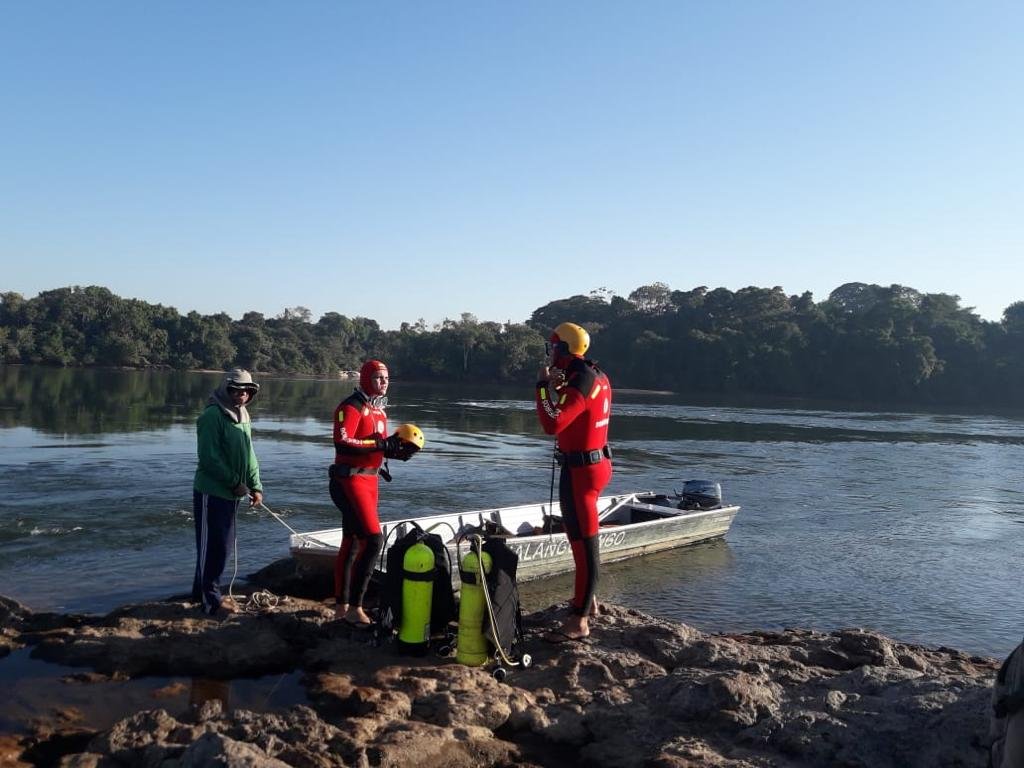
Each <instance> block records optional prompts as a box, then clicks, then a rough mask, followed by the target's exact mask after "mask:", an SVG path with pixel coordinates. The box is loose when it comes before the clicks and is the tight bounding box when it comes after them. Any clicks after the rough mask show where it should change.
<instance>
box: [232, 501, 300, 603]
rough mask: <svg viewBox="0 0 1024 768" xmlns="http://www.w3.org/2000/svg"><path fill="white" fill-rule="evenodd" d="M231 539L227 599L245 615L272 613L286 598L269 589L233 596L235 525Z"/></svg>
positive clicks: (235, 555) (236, 550)
mask: <svg viewBox="0 0 1024 768" xmlns="http://www.w3.org/2000/svg"><path fill="white" fill-rule="evenodd" d="M260 506H261V507H263V508H264V509H267V508H266V506H264V505H263V504H262V503H261V504H260ZM267 512H270V510H269V509H267ZM270 514H272V515H273V514H274V513H273V512H270ZM274 517H277V515H274ZM278 519H280V518H278ZM281 522H282V523H284V525H285V527H288V524H287V523H285V522H284V521H283V520H282V521H281ZM233 538H234V542H233V548H234V557H233V560H234V567H233V568H232V570H231V581H230V583H229V584H228V598H229V599H230V600H231V602H232V603H234V604H235V605H236V606H238V607H239V608H240V609H241V610H242V611H244V612H245V613H262V612H265V611H272V610H274V609H275V608H276V607H277V606H278V604H279V603H280V602H281V601H282V600H287V599H288V598H287V597H285V598H280V597H278V596H277V595H275V594H274V593H273V592H271V591H270V590H269V589H261V590H258V591H256V592H253V593H252V594H250V595H248V596H245V595H239V596H238V597H236V596H235V579H236V578H238V526H237V525H236V526H235V527H234V537H233Z"/></svg>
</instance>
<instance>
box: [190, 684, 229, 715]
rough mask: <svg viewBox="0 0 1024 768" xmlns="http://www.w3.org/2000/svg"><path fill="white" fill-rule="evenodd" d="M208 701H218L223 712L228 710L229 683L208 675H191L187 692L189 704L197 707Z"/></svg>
mask: <svg viewBox="0 0 1024 768" xmlns="http://www.w3.org/2000/svg"><path fill="white" fill-rule="evenodd" d="M208 701H219V702H220V703H221V706H222V707H223V709H224V711H225V712H227V711H228V710H230V709H231V683H230V682H229V681H227V680H216V679H213V678H209V677H193V678H192V686H191V688H190V689H189V693H188V703H189V705H190V706H192V707H196V708H199V707H202V706H203V704H205V703H206V702H208Z"/></svg>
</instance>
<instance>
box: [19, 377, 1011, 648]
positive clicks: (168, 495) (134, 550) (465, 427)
mask: <svg viewBox="0 0 1024 768" xmlns="http://www.w3.org/2000/svg"><path fill="white" fill-rule="evenodd" d="M218 379H219V377H218V376H216V375H213V374H199V373H176V372H164V371H143V372H139V371H101V370H84V371H83V370H61V369H46V368H34V367H23V366H7V367H3V366H0V594H5V595H8V596H11V597H14V598H16V599H18V600H20V601H22V602H24V603H26V604H27V605H28V606H29V607H31V608H33V609H35V610H55V611H85V612H100V611H106V610H109V609H112V608H114V607H115V606H117V605H120V604H122V603H125V602H129V601H139V600H147V599H155V598H161V597H165V596H168V595H171V594H175V593H182V592H184V591H186V590H187V589H188V588H189V587H190V585H191V578H192V569H193V567H194V559H193V558H194V544H193V527H192V526H193V524H192V511H191V484H192V474H193V471H194V468H195V417H196V415H197V414H198V412H199V410H200V408H201V407H202V405H203V403H204V402H205V400H206V397H207V396H208V394H209V392H210V390H211V389H212V388H213V387H214V386H215V384H216V382H217V381H218ZM258 380H259V381H261V382H262V384H263V388H262V390H261V392H260V394H259V397H258V398H257V400H256V401H255V403H254V405H253V408H252V415H253V432H254V439H255V445H256V450H257V453H258V455H259V458H260V463H261V466H262V474H263V481H264V485H265V490H266V502H267V504H268V505H269V506H270V507H271V508H272V509H273V510H274V511H275V512H278V513H279V514H281V515H282V516H283V517H284V519H286V520H287V522H288V524H289V525H291V526H292V527H293V528H295V529H297V530H300V531H306V530H315V529H318V528H326V527H333V526H337V525H340V522H339V519H340V516H339V514H338V512H337V511H336V510H335V509H334V507H333V505H332V504H331V502H330V499H329V498H328V496H327V489H326V467H327V464H328V463H329V462H330V461H331V456H332V447H331V439H330V429H331V424H330V417H331V413H332V411H333V409H334V407H335V405H336V404H337V402H338V400H339V399H341V398H342V397H343V396H345V395H346V394H348V393H349V392H350V391H351V389H352V383H351V382H348V381H339V380H330V381H328V380H309V379H295V378H287V377H258ZM390 399H391V403H392V404H391V406H390V407H389V408H388V414H389V419H390V422H391V424H392V425H397V424H399V423H401V422H405V421H408V422H414V423H416V424H417V425H419V426H420V427H421V428H422V429H423V431H424V433H425V435H426V439H427V444H426V448H425V449H424V450H423V451H422V452H421V453H420V454H419V455H417V456H416V457H415V458H414V459H413V460H411V461H409V462H408V463H405V464H400V463H395V462H393V463H392V469H393V474H394V481H393V482H392V483H390V484H382V489H381V505H380V512H381V517H382V518H383V519H394V518H398V517H404V516H408V515H413V514H421V513H422V514H430V513H437V512H443V511H460V510H471V509H477V508H483V507H493V506H498V505H505V504H516V503H526V502H532V501H546V500H547V499H548V496H549V493H550V480H551V465H550V455H551V454H550V445H551V439H550V438H548V437H545V436H544V435H543V434H542V433H541V432H540V429H539V427H538V426H537V421H536V417H535V415H534V411H533V402H532V387H531V384H530V382H526V383H525V384H524V385H523V386H522V387H518V388H498V387H493V386H491V387H484V386H481V387H478V388H474V387H462V386H457V385H447V386H446V385H443V384H440V383H435V384H422V383H420V384H412V383H406V382H403V381H402V380H401V378H400V376H398V377H395V379H394V380H393V381H392V385H391V392H390ZM611 442H612V445H613V447H614V450H615V473H614V477H613V479H612V483H611V485H610V486H609V488H608V489H607V493H618V492H624V491H630V490H639V489H652V490H657V491H669V492H670V491H672V490H676V489H679V488H681V486H682V483H683V481H685V480H688V479H695V478H706V479H713V480H718V481H719V482H721V484H722V488H723V494H724V497H725V500H726V501H727V502H729V503H733V504H739V505H741V507H742V509H741V511H740V513H739V515H738V516H737V518H736V521H735V523H734V524H733V527H732V529H731V530H730V532H729V533H728V535H727V536H726V537H725V539H724V540H720V541H716V542H712V543H709V544H702V545H697V546H694V547H691V548H688V549H682V550H676V551H673V552H668V553H662V554H658V555H654V556H651V557H648V558H644V559H642V560H639V561H633V562H629V563H620V564H613V565H609V566H606V567H605V568H604V570H603V572H602V581H601V585H600V588H599V592H600V595H601V597H602V598H603V599H607V600H610V601H614V602H617V603H622V604H625V605H629V606H632V607H635V608H638V609H640V610H643V611H647V612H649V613H653V614H656V615H659V616H662V617H665V618H668V619H672V620H678V621H683V622H686V623H689V624H692V625H694V626H696V627H698V628H700V629H702V630H706V631H712V632H729V631H745V630H752V629H772V628H782V627H809V628H814V629H821V630H832V629H837V628H841V627H865V628H870V629H875V630H879V631H881V632H884V633H886V634H888V635H891V636H893V637H895V638H897V639H899V640H903V641H907V642H918V643H924V644H928V645H935V646H938V645H947V646H953V647H956V648H961V649H963V650H966V651H969V652H972V653H978V654H983V655H989V656H1004V655H1006V654H1007V653H1008V652H1009V651H1010V650H1011V649H1012V647H1013V646H1014V645H1016V643H1017V642H1019V641H1020V638H1021V634H1022V632H1024V622H1022V620H1021V617H1022V616H1024V596H1022V589H1021V587H1022V577H1021V571H1022V568H1021V565H1022V549H1024V525H1022V523H1024V477H1022V474H1021V468H1022V466H1024V415H1022V414H992V415H984V414H976V413H975V414H969V413H959V414H958V413H951V412H926V411H920V412H914V411H910V410H892V411H886V412H874V411H869V410H856V409H851V408H839V407H826V406H822V405H820V404H819V405H813V404H796V403H786V404H784V405H778V404H772V405H764V404H761V405H756V406H755V405H751V404H745V405H743V406H739V405H726V404H709V403H695V402H693V401H688V400H686V399H684V398H679V397H676V396H672V395H661V394H651V393H630V392H618V393H617V394H616V400H615V404H614V406H613V417H612V426H611ZM238 546H239V561H240V562H239V573H240V574H245V573H249V572H252V571H255V570H257V569H259V568H260V567H262V566H263V565H266V564H267V563H269V562H271V561H272V560H274V559H276V558H279V557H282V556H284V555H286V554H287V531H286V530H285V529H284V527H283V526H281V525H280V524H279V523H278V522H277V521H275V520H274V519H272V518H271V517H270V516H269V515H267V514H265V513H258V512H255V511H245V512H243V513H242V514H241V516H240V524H239V532H238ZM231 572H232V570H231V566H230V564H229V566H228V571H227V574H226V577H230V576H231ZM570 586H571V585H570V579H569V577H559V578H556V579H553V580H550V581H548V582H545V583H543V584H526V585H524V586H523V590H522V591H523V597H524V602H525V603H526V604H527V606H528V607H530V606H540V605H544V604H547V603H550V602H553V601H555V600H560V599H564V598H565V597H567V596H568V594H569V591H570Z"/></svg>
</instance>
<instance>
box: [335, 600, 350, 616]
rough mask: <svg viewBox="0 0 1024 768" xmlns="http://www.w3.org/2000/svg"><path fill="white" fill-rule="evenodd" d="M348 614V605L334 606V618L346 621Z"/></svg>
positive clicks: (336, 604)
mask: <svg viewBox="0 0 1024 768" xmlns="http://www.w3.org/2000/svg"><path fill="white" fill-rule="evenodd" d="M346 613H348V603H335V604H334V618H336V619H344V618H345V614H346Z"/></svg>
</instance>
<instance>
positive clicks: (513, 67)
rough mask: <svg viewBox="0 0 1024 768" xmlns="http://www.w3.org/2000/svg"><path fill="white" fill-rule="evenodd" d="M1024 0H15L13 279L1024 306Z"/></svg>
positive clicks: (7, 72)
mask: <svg viewBox="0 0 1024 768" xmlns="http://www.w3.org/2000/svg"><path fill="white" fill-rule="evenodd" d="M1022 29H1024V3H1021V2H1019V0H1014V1H1013V2H977V3H969V2H960V1H957V2H946V1H943V0H936V1H935V2H849V3H834V2H820V0H808V1H807V2H771V1H765V2H755V1H753V0H751V1H744V2H740V1H739V0H705V1H702V2H683V1H682V0H672V1H671V2H642V3H633V2H621V3H606V2H566V3H552V2H532V1H531V0H525V1H524V0H518V1H517V2H502V3H497V2H454V1H453V2H447V1H446V2H415V3H414V2H405V3H366V2H363V3H355V2H341V1H340V0H339V1H338V2H333V1H332V2H299V3H294V2H255V3H253V2H213V3H211V2H128V1H127V0H124V1H123V2H103V1H101V0H93V1H91V2H40V1H39V0H32V1H31V2H20V1H19V2H16V1H15V0H0V265H2V267H0V290H13V291H18V292H20V293H23V294H25V295H26V296H34V295H35V294H37V293H38V292H39V291H42V290H46V289H49V288H56V287H61V286H65V285H90V284H97V285H104V286H107V287H109V288H110V289H112V290H113V291H115V292H116V293H118V294H120V295H123V296H127V297H136V298H141V299H145V300H147V301H152V302H159V303H163V304H167V305H171V306H174V307H176V308H177V309H178V310H179V311H181V312H186V311H189V310H192V309H195V310H198V311H200V312H202V313H209V312H215V311H220V310H224V311H227V312H228V313H229V314H231V315H232V316H234V317H239V316H240V315H241V314H242V313H243V312H245V311H247V310H256V311H260V312H263V313H264V314H266V315H268V316H271V315H276V314H278V313H279V312H280V311H281V310H282V309H284V308H285V307H294V306H297V305H302V306H306V307H308V308H309V309H311V310H312V311H313V314H314V317H319V316H320V315H321V314H322V313H324V312H328V311H337V312H341V313H343V314H346V315H349V316H356V315H362V316H365V317H373V318H375V319H377V320H378V321H380V323H381V325H382V326H383V327H385V328H393V327H397V325H398V324H399V323H400V322H401V321H403V320H408V321H410V322H412V321H415V320H416V319H418V318H424V319H425V320H426V321H427V322H428V323H434V322H438V321H440V320H442V319H443V318H445V317H452V318H457V317H458V316H459V314H460V313H462V312H472V313H474V314H475V315H477V317H479V318H480V319H481V320H499V321H504V320H509V319H511V320H513V321H519V320H524V319H526V318H527V317H528V316H529V314H530V312H532V311H533V310H534V309H535V308H537V307H538V306H541V305H543V304H545V303H546V302H548V301H551V300H553V299H557V298H563V297H566V296H570V295H573V294H577V293H589V292H590V291H591V290H594V289H597V288H607V289H610V290H611V291H613V292H614V293H617V294H619V295H622V296H625V295H627V294H628V293H629V292H630V291H632V290H633V289H634V288H636V287H638V286H640V285H645V284H649V283H652V282H655V281H661V282H665V283H668V284H669V285H670V286H671V287H672V288H676V289H684V290H686V289H690V288H692V287H695V286H698V285H707V286H709V287H717V286H724V287H726V288H730V289H733V290H735V289H738V288H741V287H743V286H747V285H757V286H765V287H770V286H774V285H781V286H782V287H783V288H784V289H785V290H786V291H787V292H789V293H802V292H803V291H807V290H809V291H812V292H813V293H814V296H815V298H816V299H817V300H819V301H820V300H823V299H824V298H826V297H827V295H828V293H829V291H831V290H832V289H833V288H835V287H837V286H839V285H841V284H842V283H845V282H849V281H854V280H856V281H862V282H872V283H880V284H889V283H902V284H904V285H909V286H912V287H914V288H917V289H919V290H922V291H928V292H945V293H955V294H958V295H960V296H961V297H962V299H963V303H964V305H966V306H974V307H976V308H977V311H978V312H979V314H981V315H982V317H985V318H987V319H999V317H1000V316H1001V314H1002V311H1003V309H1004V308H1005V307H1006V306H1007V305H1008V304H1010V303H1012V302H1013V301H1017V300H1021V299H1024V281H1022V280H1021V277H1022V272H1024V269H1022V266H1021V263H1022V256H1024V44H1022V42H1021V30H1022Z"/></svg>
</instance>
